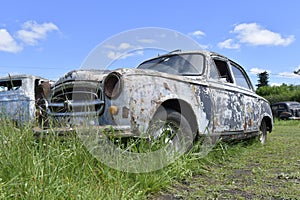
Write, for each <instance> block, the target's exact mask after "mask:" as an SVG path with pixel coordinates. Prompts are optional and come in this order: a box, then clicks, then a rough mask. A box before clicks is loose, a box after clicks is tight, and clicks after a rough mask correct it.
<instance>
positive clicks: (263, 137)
mask: <svg viewBox="0 0 300 200" xmlns="http://www.w3.org/2000/svg"><path fill="white" fill-rule="evenodd" d="M258 140H259V141H260V143H261V144H265V143H266V141H267V123H266V121H265V120H262V122H261V124H260V128H259V135H258Z"/></svg>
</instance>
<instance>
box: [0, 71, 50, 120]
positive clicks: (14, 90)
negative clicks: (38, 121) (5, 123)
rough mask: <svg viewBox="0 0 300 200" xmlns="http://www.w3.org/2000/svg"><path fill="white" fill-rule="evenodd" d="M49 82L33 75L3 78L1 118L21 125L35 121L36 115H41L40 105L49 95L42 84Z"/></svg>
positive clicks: (1, 84)
mask: <svg viewBox="0 0 300 200" xmlns="http://www.w3.org/2000/svg"><path fill="white" fill-rule="evenodd" d="M48 82H49V80H47V79H45V78H41V77H38V76H33V75H13V76H7V77H1V78H0V117H1V118H7V119H10V120H12V121H15V122H17V123H21V124H22V123H25V122H30V121H33V120H35V118H36V114H40V113H39V112H40V111H39V110H38V103H39V102H40V100H41V99H43V98H47V94H48V91H47V88H43V87H41V84H43V83H48ZM45 87H46V86H45ZM40 88H41V89H40ZM48 89H49V88H48Z"/></svg>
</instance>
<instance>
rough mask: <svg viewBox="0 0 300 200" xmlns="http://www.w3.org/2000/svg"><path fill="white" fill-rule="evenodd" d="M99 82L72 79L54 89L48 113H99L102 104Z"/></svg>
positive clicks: (59, 114) (68, 114)
mask: <svg viewBox="0 0 300 200" xmlns="http://www.w3.org/2000/svg"><path fill="white" fill-rule="evenodd" d="M102 97H103V95H102V90H101V87H100V83H99V82H87V81H76V82H75V81H73V82H68V83H64V84H61V85H60V86H58V87H56V88H55V89H54V93H53V95H52V97H51V101H50V103H49V105H48V110H49V114H50V115H55V116H74V115H76V116H77V115H87V114H88V115H89V114H97V115H99V114H101V112H102V110H103V106H104V101H103V99H102Z"/></svg>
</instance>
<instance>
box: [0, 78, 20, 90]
mask: <svg viewBox="0 0 300 200" xmlns="http://www.w3.org/2000/svg"><path fill="white" fill-rule="evenodd" d="M21 86H22V80H8V81H1V82H0V92H4V91H9V90H18V89H19V88H20V87H21Z"/></svg>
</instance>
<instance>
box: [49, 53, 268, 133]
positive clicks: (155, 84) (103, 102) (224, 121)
mask: <svg viewBox="0 0 300 200" xmlns="http://www.w3.org/2000/svg"><path fill="white" fill-rule="evenodd" d="M189 53H190V54H191V55H193V54H197V55H198V56H199V55H202V56H203V57H204V59H203V60H204V61H205V62H203V66H202V68H201V67H200V69H203V71H201V73H200V72H199V74H198V75H189V74H184V75H178V74H176V73H174V72H173V74H171V73H164V72H159V71H154V70H147V69H139V68H138V69H125V68H122V69H118V70H114V71H113V73H115V74H118V76H120V77H119V78H120V81H122V84H120V85H121V88H118V89H119V90H120V93H118V96H117V97H116V98H110V97H109V96H107V95H105V92H104V90H105V86H104V82H105V80H107V79H108V77H109V76H107V75H108V74H109V73H111V72H110V71H96V70H94V71H93V70H92V71H91V70H90V71H84V70H79V71H72V72H70V73H68V74H66V75H65V76H63V77H62V78H61V79H59V81H58V82H57V83H56V84H55V85H54V87H53V89H52V97H51V100H50V102H49V114H50V115H51V116H52V117H54V118H58V117H68V118H72V117H74V116H76V117H79V118H80V117H81V118H84V117H85V115H84V114H85V113H84V112H83V111H82V110H81V111H80V112H79V111H76V110H74V109H73V110H72V109H71V110H69V109H67V107H68V106H71V107H76V106H87V105H91V106H92V105H94V110H93V109H91V110H89V111H88V112H87V113H88V114H91V115H94V116H96V117H98V121H97V125H112V126H116V125H118V127H119V126H124V127H130V128H131V130H132V132H134V134H135V135H139V134H141V133H143V132H145V131H146V130H147V128H148V126H149V122H150V121H151V119H152V117H153V116H154V114H155V112H156V111H157V109H158V108H159V107H160V106H161V105H168V102H172V100H176V101H178V102H182V103H185V104H186V105H188V108H190V109H191V110H189V112H184V111H182V110H181V109H182V108H176V109H178V110H179V111H180V112H182V113H188V115H189V116H190V117H193V118H195V119H194V121H195V122H196V124H194V125H195V127H196V128H197V130H198V132H199V134H200V135H201V134H209V133H220V134H223V133H224V134H225V133H226V134H228V133H234V134H235V133H253V132H259V127H260V123H261V121H262V119H263V117H267V118H268V119H270V121H271V124H269V126H272V113H271V109H270V106H269V104H268V102H267V101H266V100H265V99H263V98H261V97H259V96H258V95H256V94H255V92H254V91H253V87H252V86H250V85H249V88H242V87H241V86H239V85H238V83H237V82H236V80H235V77H234V75H233V74H232V73H233V72H231V71H229V69H230V68H228V73H230V74H228V75H230V78H231V80H230V79H226V80H229V82H226V80H225V79H224V78H221V77H220V78H219V79H218V78H215V77H214V78H212V73H213V68H214V64H213V63H214V61H213V60H214V59H216V58H218V59H222V60H224V63H227V64H228V65H230V63H229V59H226V58H225V57H224V56H221V55H219V54H216V53H212V52H208V51H197V52H196V53H195V52H184V55H187V54H189ZM176 55H179V56H180V55H183V53H176ZM161 57H163V56H161ZM165 60H169V59H165ZM163 61H164V60H163ZM230 62H233V61H230ZM199 64H201V63H199ZM235 64H236V63H235ZM236 65H237V64H236ZM170 67H172V66H170ZM198 68H199V67H198ZM180 70H182V69H180ZM183 71H188V70H186V69H185V70H183ZM241 73H243V70H241ZM245 77H246V78H247V80H245V81H246V82H250V81H249V78H248V77H247V75H246V74H245ZM77 83H78V85H80V84H81V83H82V85H84V86H85V87H89V88H92V90H89V94H90V95H91V96H92V98H91V99H90V100H89V99H86V100H85V101H83V100H82V99H80V98H79V99H74V96H73V97H72V96H70V94H68V90H65V88H68V87H74V86H75V85H76V84H77ZM78 87H79V88H81V86H78ZM98 90H99V91H100V92H99V91H98ZM60 91H61V92H60ZM66 91H67V92H66ZM70 91H71V90H69V92H70ZM77 92H78V94H79V96H80V92H81V93H84V92H86V90H83V89H82V90H79V91H77ZM64 93H65V94H66V96H67V97H68V98H66V97H63V94H64ZM59 95H61V97H63V99H62V100H61V102H56V100H55V98H57V97H58V96H59ZM68 95H69V96H68ZM70 98H71V99H70ZM55 106H57V107H59V106H60V107H59V108H60V109H61V110H59V109H56V110H55V109H53V108H55ZM111 106H114V107H115V108H116V109H117V110H118V112H113V116H112V114H111V112H109V109H110V108H111ZM170 106H171V105H170ZM185 108H186V107H185ZM51 109H52V110H51ZM89 109H90V108H89ZM270 130H271V127H270Z"/></svg>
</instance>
